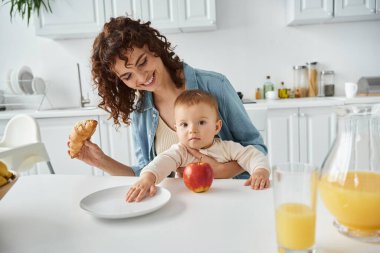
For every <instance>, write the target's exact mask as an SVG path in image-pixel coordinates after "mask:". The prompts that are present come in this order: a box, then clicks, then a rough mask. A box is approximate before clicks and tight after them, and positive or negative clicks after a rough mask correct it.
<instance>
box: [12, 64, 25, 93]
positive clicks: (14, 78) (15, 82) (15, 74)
mask: <svg viewBox="0 0 380 253" xmlns="http://www.w3.org/2000/svg"><path fill="white" fill-rule="evenodd" d="M11 87H12V90H13V93H14V94H16V95H20V94H22V93H23V91H22V90H21V88H20V86H19V83H18V71H17V70H13V71H12V75H11Z"/></svg>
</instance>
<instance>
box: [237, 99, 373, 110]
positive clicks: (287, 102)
mask: <svg viewBox="0 0 380 253" xmlns="http://www.w3.org/2000/svg"><path fill="white" fill-rule="evenodd" d="M255 102H256V103H250V104H244V107H245V108H246V109H283V108H295V107H318V106H340V105H347V104H361V103H363V104H365V103H380V97H354V98H346V97H307V98H292V99H274V100H265V99H261V100H255Z"/></svg>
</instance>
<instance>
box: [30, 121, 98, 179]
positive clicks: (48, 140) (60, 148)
mask: <svg viewBox="0 0 380 253" xmlns="http://www.w3.org/2000/svg"><path fill="white" fill-rule="evenodd" d="M90 118H91V119H95V120H98V121H99V117H98V116H91V117H88V116H86V117H64V118H41V119H37V121H38V123H39V125H40V130H41V139H42V142H43V143H44V144H45V146H46V150H47V151H48V154H49V157H50V159H51V163H52V165H53V168H54V170H55V173H56V174H83V175H103V171H101V170H100V169H97V168H95V167H90V166H89V165H87V164H86V163H84V162H82V161H80V160H78V159H71V158H70V156H69V155H68V154H67V150H68V147H67V141H68V138H69V135H70V133H71V131H72V129H73V126H74V125H75V123H76V122H78V121H80V120H85V119H90ZM91 141H93V142H94V143H96V144H98V145H100V146H101V144H102V143H101V137H100V131H99V127H97V130H96V131H95V133H94V135H93V136H92V137H91ZM36 167H37V168H36V171H32V172H34V173H37V174H44V173H49V172H48V170H47V167H46V165H45V164H44V163H39V164H37V166H36Z"/></svg>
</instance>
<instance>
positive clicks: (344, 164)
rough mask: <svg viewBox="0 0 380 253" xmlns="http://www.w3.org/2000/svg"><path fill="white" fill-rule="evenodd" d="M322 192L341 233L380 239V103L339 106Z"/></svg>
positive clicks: (326, 160)
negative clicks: (336, 128)
mask: <svg viewBox="0 0 380 253" xmlns="http://www.w3.org/2000/svg"><path fill="white" fill-rule="evenodd" d="M337 115H338V133H337V136H336V139H335V142H334V144H333V147H332V148H331V149H330V151H329V153H328V155H327V157H326V159H325V161H324V163H323V164H322V173H321V176H320V180H319V191H320V195H321V198H322V200H323V202H324V204H325V206H326V207H327V209H328V210H329V211H330V213H332V215H333V216H334V217H335V222H334V225H335V226H336V228H337V229H338V231H339V232H341V233H342V234H344V235H346V236H349V237H351V238H356V239H359V240H361V241H366V242H378V243H379V242H380V155H379V154H380V104H374V105H350V106H342V107H339V109H338V111H337Z"/></svg>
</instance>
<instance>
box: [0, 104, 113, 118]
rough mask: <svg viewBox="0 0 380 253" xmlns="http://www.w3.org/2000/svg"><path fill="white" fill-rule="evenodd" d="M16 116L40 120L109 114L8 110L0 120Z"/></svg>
mask: <svg viewBox="0 0 380 253" xmlns="http://www.w3.org/2000/svg"><path fill="white" fill-rule="evenodd" d="M16 114H28V115H31V116H32V117H34V118H36V119H38V118H61V117H75V116H93V115H108V113H107V112H106V111H104V110H102V109H100V108H94V107H89V108H62V109H49V110H40V111H38V110H28V109H25V110H6V111H2V112H0V119H10V118H12V117H13V116H14V115H16Z"/></svg>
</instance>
